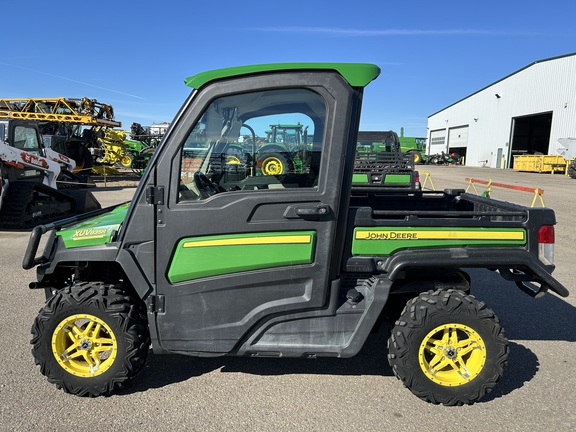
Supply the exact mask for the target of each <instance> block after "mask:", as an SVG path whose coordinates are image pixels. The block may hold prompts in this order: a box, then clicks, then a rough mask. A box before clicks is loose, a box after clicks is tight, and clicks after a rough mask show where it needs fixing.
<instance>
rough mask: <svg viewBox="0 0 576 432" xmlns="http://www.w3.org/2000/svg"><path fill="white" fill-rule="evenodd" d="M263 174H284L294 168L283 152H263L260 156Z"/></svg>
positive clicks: (259, 160)
mask: <svg viewBox="0 0 576 432" xmlns="http://www.w3.org/2000/svg"><path fill="white" fill-rule="evenodd" d="M258 162H259V165H260V163H261V170H262V174H263V175H283V174H288V173H289V172H290V171H291V170H292V166H291V164H290V162H289V161H288V158H287V157H286V156H285V155H284V154H282V153H276V152H273V153H272V152H271V153H262V154H260V155H259V156H258Z"/></svg>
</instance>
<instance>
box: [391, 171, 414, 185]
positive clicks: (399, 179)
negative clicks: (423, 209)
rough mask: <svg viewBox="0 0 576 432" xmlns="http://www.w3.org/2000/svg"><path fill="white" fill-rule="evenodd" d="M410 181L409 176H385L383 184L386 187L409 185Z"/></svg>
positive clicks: (410, 177) (410, 176)
mask: <svg viewBox="0 0 576 432" xmlns="http://www.w3.org/2000/svg"><path fill="white" fill-rule="evenodd" d="M411 181H412V175H410V174H386V177H384V184H387V185H409V184H410V183H411Z"/></svg>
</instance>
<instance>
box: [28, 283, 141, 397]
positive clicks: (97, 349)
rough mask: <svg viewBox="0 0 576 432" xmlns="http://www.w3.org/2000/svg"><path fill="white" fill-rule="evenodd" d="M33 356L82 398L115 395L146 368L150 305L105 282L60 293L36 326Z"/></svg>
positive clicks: (52, 377)
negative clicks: (146, 305)
mask: <svg viewBox="0 0 576 432" xmlns="http://www.w3.org/2000/svg"><path fill="white" fill-rule="evenodd" d="M31 344H32V345H33V348H32V354H33V356H34V359H35V361H36V364H37V365H39V366H40V372H41V373H42V374H43V375H45V376H46V377H47V378H48V381H49V382H51V383H52V384H55V385H56V386H57V387H58V388H61V389H63V390H64V391H65V392H67V393H72V394H75V395H78V396H90V397H94V396H100V395H108V394H111V393H113V392H115V391H117V390H118V389H120V388H122V387H124V386H125V385H126V384H128V383H129V382H130V381H132V380H133V379H134V378H135V377H136V375H137V374H138V373H139V372H140V371H141V370H142V368H143V367H144V365H145V363H146V356H147V354H148V348H149V345H150V334H149V331H148V324H147V319H146V310H145V307H144V304H143V303H142V302H141V301H140V300H139V299H136V298H133V297H131V296H129V295H127V294H126V293H125V292H124V291H122V290H120V289H118V288H115V287H114V285H107V284H103V283H101V282H82V283H78V284H76V285H74V286H72V287H67V288H65V289H63V290H61V291H58V292H57V293H56V294H54V295H53V296H52V297H51V298H50V299H48V301H47V303H46V305H45V306H44V308H43V309H42V310H40V313H39V314H38V316H37V317H36V320H35V321H34V325H33V326H32V340H31Z"/></svg>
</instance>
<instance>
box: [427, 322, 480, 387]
mask: <svg viewBox="0 0 576 432" xmlns="http://www.w3.org/2000/svg"><path fill="white" fill-rule="evenodd" d="M418 361H419V363H420V368H421V369H422V371H423V372H424V374H425V375H426V377H428V378H429V379H430V380H432V381H434V382H435V383H436V384H440V385H442V386H460V385H464V384H467V383H469V382H470V381H472V380H473V379H474V378H476V377H477V376H478V375H479V374H480V372H481V371H482V369H483V368H484V364H485V363H486V345H485V344H484V341H483V340H482V338H481V337H480V335H479V334H478V333H477V332H476V331H474V330H473V329H471V328H470V327H468V326H465V325H463V324H446V325H442V326H438V327H436V328H435V329H434V330H432V331H431V332H430V333H428V334H427V335H426V337H425V338H424V339H423V340H422V343H421V344H420V349H419V350H418Z"/></svg>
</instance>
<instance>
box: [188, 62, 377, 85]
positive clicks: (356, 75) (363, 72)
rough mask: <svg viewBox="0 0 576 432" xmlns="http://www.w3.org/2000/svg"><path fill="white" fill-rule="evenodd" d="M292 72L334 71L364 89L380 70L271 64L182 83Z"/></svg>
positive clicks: (213, 72)
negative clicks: (275, 72) (274, 72)
mask: <svg viewBox="0 0 576 432" xmlns="http://www.w3.org/2000/svg"><path fill="white" fill-rule="evenodd" d="M293 70H301V71H304V70H335V71H337V72H338V73H339V74H340V75H342V77H343V78H344V79H345V80H346V81H348V84H350V85H351V86H352V87H365V86H366V85H368V84H369V83H370V81H372V80H374V79H376V77H378V75H380V68H379V67H378V66H376V65H373V64H369V63H271V64H262V65H252V66H238V67H231V68H225V69H216V70H211V71H206V72H201V73H199V74H196V75H192V76H190V77H188V78H186V79H185V80H184V83H185V84H186V85H187V86H189V87H192V88H195V89H199V88H200V87H202V86H203V85H205V84H207V83H209V82H211V81H214V80H218V79H223V78H230V77H235V76H241V75H252V74H259V73H265V72H272V71H293Z"/></svg>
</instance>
